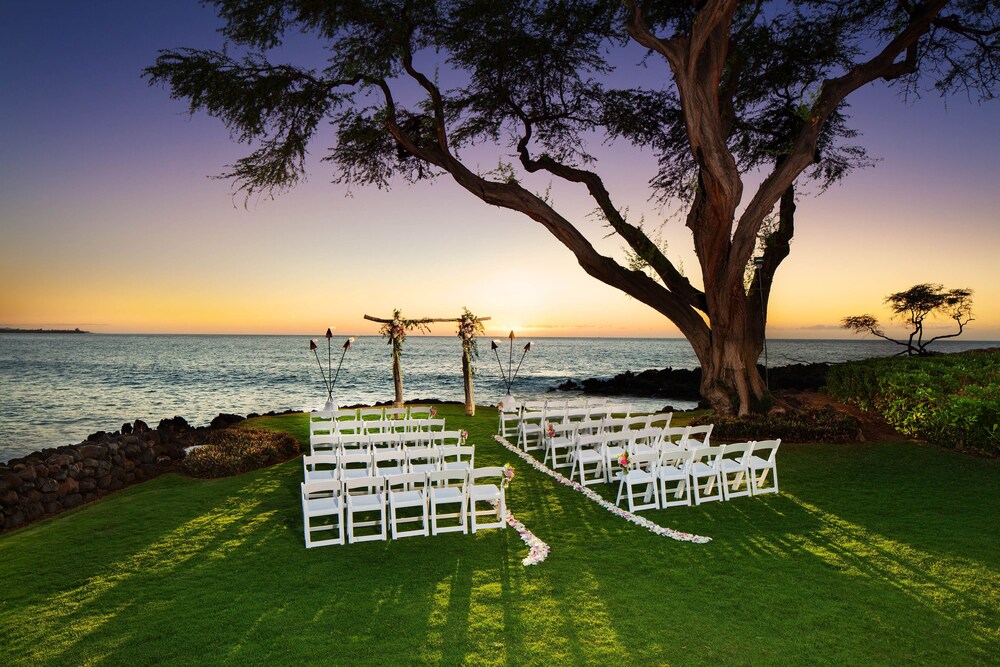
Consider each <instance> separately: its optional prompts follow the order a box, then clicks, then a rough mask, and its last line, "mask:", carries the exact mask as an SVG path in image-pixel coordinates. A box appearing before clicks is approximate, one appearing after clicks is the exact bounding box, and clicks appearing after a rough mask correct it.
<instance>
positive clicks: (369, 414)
mask: <svg viewBox="0 0 1000 667" xmlns="http://www.w3.org/2000/svg"><path fill="white" fill-rule="evenodd" d="M384 412H385V408H358V419H360V420H362V421H369V420H376V421H382V415H383V414H384Z"/></svg>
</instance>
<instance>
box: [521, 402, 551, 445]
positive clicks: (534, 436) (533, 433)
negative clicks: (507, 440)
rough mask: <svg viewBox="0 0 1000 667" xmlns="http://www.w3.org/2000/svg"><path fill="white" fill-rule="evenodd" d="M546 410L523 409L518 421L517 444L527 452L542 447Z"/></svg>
mask: <svg viewBox="0 0 1000 667" xmlns="http://www.w3.org/2000/svg"><path fill="white" fill-rule="evenodd" d="M546 414H547V413H546V411H545V410H538V411H534V410H527V409H525V410H523V411H522V412H521V419H520V421H518V423H517V446H518V447H519V448H521V449H522V450H524V451H526V452H530V451H534V450H538V449H541V448H542V447H543V446H544V445H543V440H542V437H543V436H542V430H543V428H544V426H543V424H544V422H545V419H546Z"/></svg>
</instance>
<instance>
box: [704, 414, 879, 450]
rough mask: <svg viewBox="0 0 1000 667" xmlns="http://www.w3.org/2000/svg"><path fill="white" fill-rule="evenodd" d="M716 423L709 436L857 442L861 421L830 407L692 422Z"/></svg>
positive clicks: (859, 439)
mask: <svg viewBox="0 0 1000 667" xmlns="http://www.w3.org/2000/svg"><path fill="white" fill-rule="evenodd" d="M691 423H692V424H694V425H697V424H715V428H713V429H712V438H713V439H716V438H718V439H719V440H732V441H734V442H735V441H740V440H772V439H774V438H781V440H782V441H787V442H860V441H861V440H862V436H861V422H860V421H858V419H857V418H856V417H854V416H852V415H847V414H843V413H841V412H837V411H836V410H834V409H833V408H822V409H819V410H799V411H794V412H785V413H770V414H767V415H750V416H748V417H730V416H719V415H707V416H705V417H699V418H698V419H695V420H693V421H692V422H691Z"/></svg>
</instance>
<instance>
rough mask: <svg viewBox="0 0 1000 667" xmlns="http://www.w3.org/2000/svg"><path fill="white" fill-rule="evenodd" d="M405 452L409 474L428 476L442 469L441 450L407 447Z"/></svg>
mask: <svg viewBox="0 0 1000 667" xmlns="http://www.w3.org/2000/svg"><path fill="white" fill-rule="evenodd" d="M405 451H406V470H407V472H419V473H423V474H427V473H431V472H435V471H437V470H440V469H441V450H440V449H438V448H437V447H423V446H418V447H407V448H406V450H405Z"/></svg>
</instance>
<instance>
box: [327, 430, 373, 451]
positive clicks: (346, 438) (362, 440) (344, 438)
mask: <svg viewBox="0 0 1000 667" xmlns="http://www.w3.org/2000/svg"><path fill="white" fill-rule="evenodd" d="M334 446H335V447H336V450H337V451H338V452H366V451H368V449H369V444H368V434H367V433H338V434H337V438H336V440H334Z"/></svg>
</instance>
